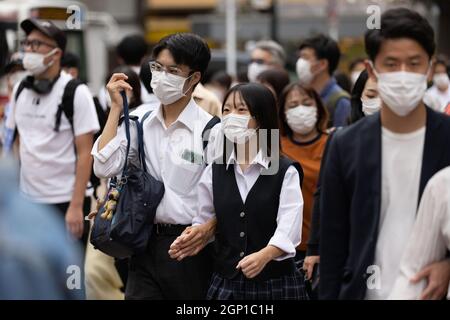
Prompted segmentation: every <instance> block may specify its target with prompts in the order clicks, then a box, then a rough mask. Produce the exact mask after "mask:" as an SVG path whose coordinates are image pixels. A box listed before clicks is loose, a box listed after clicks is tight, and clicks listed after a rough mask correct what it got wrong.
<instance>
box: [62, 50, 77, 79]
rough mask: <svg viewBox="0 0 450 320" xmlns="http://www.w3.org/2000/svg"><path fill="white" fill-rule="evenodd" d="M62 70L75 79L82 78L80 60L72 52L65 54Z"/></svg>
mask: <svg viewBox="0 0 450 320" xmlns="http://www.w3.org/2000/svg"><path fill="white" fill-rule="evenodd" d="M61 68H62V69H63V70H64V71H65V72H66V73H68V74H70V75H71V76H72V78H74V79H78V78H79V77H80V58H79V57H78V56H77V55H76V54H74V53H72V52H64V55H63V57H62V59H61Z"/></svg>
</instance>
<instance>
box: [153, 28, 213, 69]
mask: <svg viewBox="0 0 450 320" xmlns="http://www.w3.org/2000/svg"><path fill="white" fill-rule="evenodd" d="M164 49H167V50H169V51H170V53H171V54H172V56H173V59H174V60H175V63H176V64H184V65H186V66H188V67H189V68H190V69H191V73H190V74H192V73H193V72H196V71H199V72H200V73H201V75H202V77H203V75H204V73H205V72H206V69H207V68H208V64H209V61H210V60H211V51H210V50H209V47H208V44H207V43H206V42H205V40H203V39H202V38H200V37H199V36H198V35H196V34H193V33H175V34H171V35H168V36H166V37H164V38H162V39H161V40H160V41H159V42H158V43H157V44H156V46H155V47H154V48H153V58H154V59H156V57H157V56H158V55H159V54H160V53H161V51H162V50H164Z"/></svg>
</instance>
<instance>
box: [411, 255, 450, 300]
mask: <svg viewBox="0 0 450 320" xmlns="http://www.w3.org/2000/svg"><path fill="white" fill-rule="evenodd" d="M423 279H426V280H427V284H428V285H427V287H426V288H425V289H424V290H423V291H422V294H421V296H420V300H439V299H442V298H443V297H445V295H446V294H447V290H448V286H449V283H450V260H449V259H447V260H443V261H439V262H435V263H432V264H430V265H428V266H426V267H425V268H424V269H422V271H420V272H419V273H418V274H416V275H415V276H414V278H412V279H411V282H412V283H417V282H419V281H421V280H423Z"/></svg>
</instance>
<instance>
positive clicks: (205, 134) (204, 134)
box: [202, 116, 220, 150]
mask: <svg viewBox="0 0 450 320" xmlns="http://www.w3.org/2000/svg"><path fill="white" fill-rule="evenodd" d="M219 122H220V118H219V117H217V116H214V117H212V118H211V120H209V121H208V123H207V124H206V126H205V128H204V129H203V131H202V140H203V150H205V149H206V147H207V146H208V142H209V136H210V134H211V129H212V128H213V127H214V126H215V125H216V124H218V123H219Z"/></svg>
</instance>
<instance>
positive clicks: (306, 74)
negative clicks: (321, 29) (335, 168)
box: [296, 35, 351, 128]
mask: <svg viewBox="0 0 450 320" xmlns="http://www.w3.org/2000/svg"><path fill="white" fill-rule="evenodd" d="M340 56H341V52H340V50H339V47H338V44H337V43H336V41H334V40H333V39H331V38H330V37H327V36H325V35H318V36H315V37H312V38H309V39H306V40H305V41H303V42H302V44H301V45H300V47H299V59H298V60H297V65H296V69H297V75H298V78H299V81H300V84H302V85H303V86H307V87H312V88H313V89H314V90H316V92H317V93H318V94H319V95H320V98H321V99H322V101H323V103H324V104H325V106H326V107H327V111H328V115H329V121H328V128H331V127H336V128H337V127H341V126H346V125H347V120H348V118H349V116H350V111H351V106H350V95H349V94H348V93H347V92H346V91H345V90H344V89H342V88H341V87H340V86H339V85H338V84H337V83H336V79H335V78H334V77H333V76H332V75H333V73H334V71H336V68H337V66H338V64H339V59H340Z"/></svg>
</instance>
